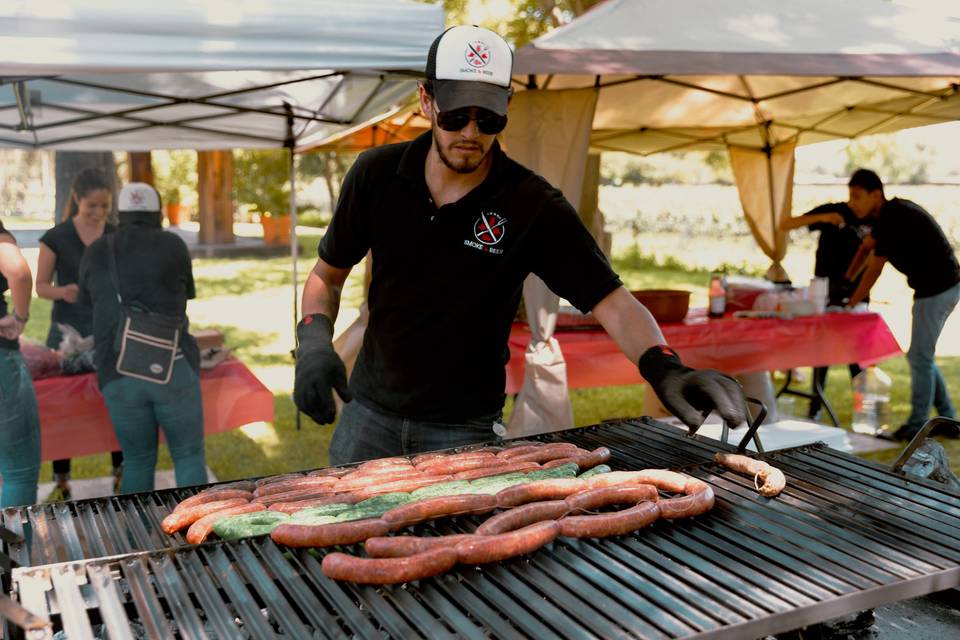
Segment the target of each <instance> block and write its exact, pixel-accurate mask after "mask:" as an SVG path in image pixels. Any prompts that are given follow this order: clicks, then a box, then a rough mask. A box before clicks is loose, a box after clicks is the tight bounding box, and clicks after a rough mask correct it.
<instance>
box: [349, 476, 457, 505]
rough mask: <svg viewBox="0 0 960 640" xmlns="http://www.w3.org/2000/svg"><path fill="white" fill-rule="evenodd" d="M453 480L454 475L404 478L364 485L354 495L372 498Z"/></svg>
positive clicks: (363, 498)
mask: <svg viewBox="0 0 960 640" xmlns="http://www.w3.org/2000/svg"><path fill="white" fill-rule="evenodd" d="M450 480H453V476H425V477H420V478H416V477H413V478H404V479H402V480H395V481H393V482H387V483H385V484H377V485H372V486H368V487H362V488H360V489H357V490H356V491H354V492H353V493H354V495H356V496H357V499H358V500H366V499H367V498H372V497H373V496H379V495H381V494H384V493H397V492H403V493H409V492H411V491H416V490H417V489H419V488H420V487H428V486H430V485H431V484H437V483H438V482H449V481H450Z"/></svg>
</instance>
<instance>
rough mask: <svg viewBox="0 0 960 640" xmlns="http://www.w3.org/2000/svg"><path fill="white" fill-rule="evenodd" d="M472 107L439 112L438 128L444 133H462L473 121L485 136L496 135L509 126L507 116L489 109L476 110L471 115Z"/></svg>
mask: <svg viewBox="0 0 960 640" xmlns="http://www.w3.org/2000/svg"><path fill="white" fill-rule="evenodd" d="M471 109H472V107H464V108H463V109H454V110H453V111H439V110H438V111H437V126H438V127H440V128H441V129H443V130H444V131H460V130H461V129H463V128H464V127H465V126H467V124H468V123H469V122H470V121H471V120H476V122H477V129H479V130H480V133H482V134H485V135H488V136H490V135H495V134H498V133H500V132H501V131H503V129H504V128H505V127H506V126H507V116H501V115H497V114H496V113H494V112H492V111H488V110H487V109H476V114H471Z"/></svg>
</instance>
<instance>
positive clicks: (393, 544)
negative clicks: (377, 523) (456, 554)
mask: <svg viewBox="0 0 960 640" xmlns="http://www.w3.org/2000/svg"><path fill="white" fill-rule="evenodd" d="M473 538H474V534H472V533H454V534H450V535H447V536H378V537H374V538H367V541H366V542H364V543H363V550H364V551H366V552H367V555H368V556H370V557H371V558H402V557H405V556H412V555H416V554H418V553H423V552H425V551H430V550H432V549H439V548H441V547H447V548H453V547H454V546H456V545H457V544H459V543H461V542H463V541H464V540H472V539H473Z"/></svg>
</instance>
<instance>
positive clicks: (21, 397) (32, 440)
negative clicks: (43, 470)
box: [0, 349, 40, 507]
mask: <svg viewBox="0 0 960 640" xmlns="http://www.w3.org/2000/svg"><path fill="white" fill-rule="evenodd" d="M0 474H2V475H3V494H2V496H0V507H12V506H17V505H24V504H34V503H35V502H36V501H37V479H38V477H39V475H40V414H39V413H37V396H36V394H35V393H34V391H33V380H31V379H30V373H29V372H28V371H27V367H26V365H25V364H24V362H23V357H22V356H21V355H20V352H19V351H13V350H10V349H0Z"/></svg>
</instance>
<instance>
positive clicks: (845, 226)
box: [780, 202, 866, 420]
mask: <svg viewBox="0 0 960 640" xmlns="http://www.w3.org/2000/svg"><path fill="white" fill-rule="evenodd" d="M862 225H863V221H862V220H860V219H859V218H857V217H856V216H855V215H854V214H853V211H851V210H850V207H849V205H847V203H846V202H827V203H825V204H821V205H819V206H817V207H814V208H813V209H811V210H810V211H808V212H806V213H805V214H803V215H801V216H797V217H795V218H787V219H786V220H784V221H783V222H782V223H781V224H780V227H781V228H782V229H783V230H785V231H789V230H791V229H797V228H799V227H804V226H805V227H809V229H810V231H817V232H819V234H820V237H819V238H818V239H817V253H816V258H815V262H814V267H813V275H815V276H817V277H818V278H826V279H827V283H828V284H827V287H828V295H827V304H828V305H829V306H833V307H842V306H843V305H845V304H846V302H847V298H848V297H849V296H850V294H851V293H852V291H853V289H854V288H856V285H857V284H859V282H860V280H859V276H858V277H857V278H856V279H855V280H854V281H853V283H851V282H850V281H849V280H847V279H846V278H845V274H846V272H847V267H848V266H849V265H850V261H851V260H853V257H854V256H855V255H856V254H857V250H858V249H859V248H860V244H861V243H862V242H863V235H864V227H863V226H862ZM864 301H866V298H865V299H864ZM848 367H849V369H850V377H851V378H853V377H854V376H856V375H857V374H858V373H860V371H861V369H860V365H859V364H857V363H856V362H851V363H850V364H849V365H848ZM829 370H830V369H829V367H814V369H813V391H814V397H813V398H812V399H811V400H810V410H809V413H808V414H807V415H808V416H809V417H810V418H811V419H812V420H816V419H817V416H818V414H819V413H820V406H821V403H820V399H819V398H818V397H816V392H817V387H819V388H820V390H821V392H822V391H823V389H824V388H825V387H826V386H827V372H828V371H829Z"/></svg>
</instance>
